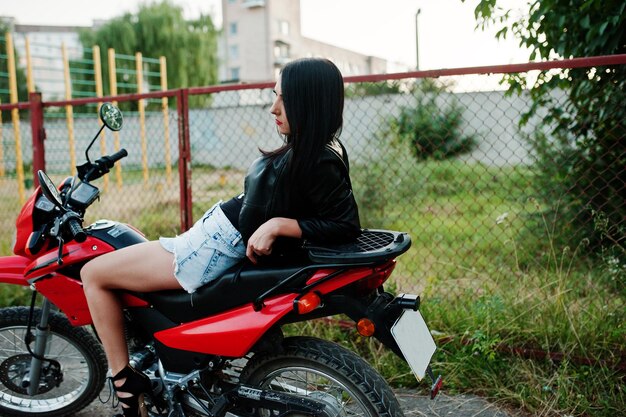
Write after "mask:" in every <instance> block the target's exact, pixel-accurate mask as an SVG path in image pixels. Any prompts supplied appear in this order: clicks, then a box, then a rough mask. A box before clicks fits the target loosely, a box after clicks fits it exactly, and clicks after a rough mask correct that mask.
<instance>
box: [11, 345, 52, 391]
mask: <svg viewBox="0 0 626 417" xmlns="http://www.w3.org/2000/svg"><path fill="white" fill-rule="evenodd" d="M31 359H32V356H30V355H29V354H26V353H24V354H21V355H15V356H11V357H10V358H8V359H6V360H4V361H3V362H2V363H1V364H0V382H1V383H2V384H3V385H4V386H5V387H7V388H8V389H10V390H11V391H13V392H16V393H19V394H25V395H26V394H28V388H27V387H23V386H22V381H23V380H24V378H25V377H26V376H27V375H28V373H29V372H30V363H31ZM41 371H42V375H41V380H42V381H45V382H46V383H45V384H39V389H38V390H37V394H43V393H46V392H48V391H50V390H51V389H53V388H54V387H58V386H59V383H60V382H61V381H62V380H63V376H62V374H61V365H60V364H59V363H58V362H57V361H50V366H48V367H46V366H42V369H41Z"/></svg>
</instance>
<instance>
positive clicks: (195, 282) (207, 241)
mask: <svg viewBox="0 0 626 417" xmlns="http://www.w3.org/2000/svg"><path fill="white" fill-rule="evenodd" d="M220 203H221V202H219V203H217V204H216V205H214V206H213V207H211V208H210V209H209V210H208V211H207V212H206V213H204V215H203V216H202V218H201V219H200V220H198V221H197V222H196V223H195V224H194V225H193V226H192V227H191V228H190V229H189V230H187V231H186V232H185V233H183V234H182V235H179V236H176V237H173V238H172V237H161V238H159V242H160V243H161V246H163V248H164V249H165V250H167V251H168V252H171V253H173V254H174V275H175V276H176V279H177V280H178V282H179V283H180V285H181V286H182V287H183V288H184V289H185V290H186V291H187V292H188V293H193V292H194V291H195V290H196V289H198V288H199V287H201V286H203V285H205V284H207V283H209V282H211V281H213V280H215V279H217V278H219V277H220V276H221V275H222V274H223V273H224V271H226V270H227V269H228V268H230V267H232V266H233V265H235V264H237V263H238V262H239V261H240V260H242V259H243V258H244V257H245V256H246V247H245V245H244V244H243V240H242V239H241V233H239V231H238V230H237V229H235V227H234V226H233V225H232V224H231V223H230V221H229V220H228V218H227V217H226V215H224V212H223V211H222V208H221V207H220Z"/></svg>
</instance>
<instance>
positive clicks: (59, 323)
mask: <svg viewBox="0 0 626 417" xmlns="http://www.w3.org/2000/svg"><path fill="white" fill-rule="evenodd" d="M29 312H30V309H29V308H27V307H8V308H3V309H1V310H0V415H1V416H7V417H9V416H33V415H36V416H41V417H60V416H68V415H73V414H74V413H76V412H77V411H79V410H81V409H83V408H84V407H86V406H87V405H89V404H90V403H91V402H92V401H93V400H94V399H95V398H96V397H97V396H98V394H99V393H100V391H101V390H102V388H103V386H104V381H105V377H106V373H107V361H106V356H105V355H104V351H103V350H102V347H101V345H100V343H99V342H98V341H97V340H96V338H95V337H94V336H93V335H92V334H91V333H90V332H88V331H87V330H86V329H84V328H82V327H74V326H72V325H71V324H70V322H69V321H68V320H67V318H66V317H65V316H63V315H62V314H60V313H58V312H55V311H51V312H50V316H49V331H50V334H49V339H48V345H47V346H48V347H47V349H46V353H45V354H44V357H45V358H46V359H50V360H51V361H49V362H44V363H43V366H42V375H41V378H40V382H39V392H38V393H37V394H36V395H34V396H30V395H28V393H27V389H26V388H24V387H23V386H22V381H23V378H24V376H26V375H28V370H29V368H30V360H31V355H30V354H29V353H28V350H27V349H26V344H25V342H24V337H25V335H26V331H27V326H28V319H29ZM39 317H41V311H40V310H39V309H35V311H34V320H33V322H34V323H35V324H33V325H32V326H31V333H33V334H34V333H35V330H36V324H37V323H38V322H39ZM33 346H34V343H31V348H32V347H33ZM54 361H56V363H58V364H59V365H60V367H58V365H55V366H53V364H54Z"/></svg>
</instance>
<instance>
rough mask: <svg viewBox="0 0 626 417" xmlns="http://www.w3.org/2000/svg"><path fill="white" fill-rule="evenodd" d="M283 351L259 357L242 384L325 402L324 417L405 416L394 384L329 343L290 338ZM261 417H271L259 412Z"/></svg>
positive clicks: (246, 370)
mask: <svg viewBox="0 0 626 417" xmlns="http://www.w3.org/2000/svg"><path fill="white" fill-rule="evenodd" d="M283 346H284V350H283V351H282V352H272V353H265V354H257V355H254V356H253V357H252V358H251V359H250V361H249V362H248V363H247V364H246V367H245V368H244V369H243V371H242V373H241V376H240V381H241V382H242V383H244V384H248V385H253V386H256V387H260V388H263V389H269V390H279V391H282V392H288V393H291V394H296V395H303V394H304V395H306V396H307V397H309V398H313V399H316V400H318V401H322V402H325V403H326V412H325V413H324V414H325V417H339V416H345V415H359V416H368V417H403V416H404V414H403V412H402V409H401V408H400V405H399V403H398V400H397V399H396V397H395V395H394V394H393V391H392V390H391V388H390V387H389V384H387V382H386V381H385V380H384V378H383V377H382V376H381V375H380V374H379V373H378V372H376V371H375V370H374V369H373V368H372V367H371V366H370V365H369V364H368V363H367V362H366V361H365V360H363V359H362V358H360V357H359V356H357V355H356V354H354V353H353V352H351V351H349V350H347V349H345V348H343V347H341V346H339V345H338V344H336V343H332V342H329V341H326V340H322V339H317V338H313V337H304V336H301V337H290V338H286V339H285V340H284V342H283ZM256 415H257V416H264V415H268V412H267V411H266V410H256Z"/></svg>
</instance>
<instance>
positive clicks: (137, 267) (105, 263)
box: [81, 241, 181, 383]
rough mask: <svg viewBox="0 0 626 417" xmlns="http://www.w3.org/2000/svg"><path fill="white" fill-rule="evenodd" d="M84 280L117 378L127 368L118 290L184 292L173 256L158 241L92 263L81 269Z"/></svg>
mask: <svg viewBox="0 0 626 417" xmlns="http://www.w3.org/2000/svg"><path fill="white" fill-rule="evenodd" d="M81 278H82V281H83V287H84V291H85V296H86V298H87V304H88V306H89V311H90V313H91V317H92V319H93V322H94V325H95V327H96V330H97V331H98V336H99V337H100V339H101V340H102V345H103V347H104V351H105V353H106V356H107V360H108V362H109V367H110V368H111V372H112V373H113V375H115V374H117V373H118V372H119V371H120V370H122V369H123V368H124V367H125V366H126V365H127V364H128V348H127V346H126V339H125V336H124V318H123V313H122V306H121V304H120V300H119V298H118V297H117V294H116V293H115V290H119V289H124V290H130V291H141V292H149V291H159V290H167V289H177V288H181V286H180V284H179V283H178V281H177V280H176V278H175V277H174V255H173V254H172V253H170V252H168V251H166V250H165V249H163V247H162V246H161V244H160V243H159V242H158V241H152V242H146V243H140V244H137V245H133V246H129V247H126V248H124V249H120V250H118V251H114V252H110V253H107V254H105V255H102V256H99V257H97V258H95V259H93V260H91V261H90V262H88V263H87V264H86V265H85V266H84V267H83V268H82V270H81ZM122 383H123V381H122Z"/></svg>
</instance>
